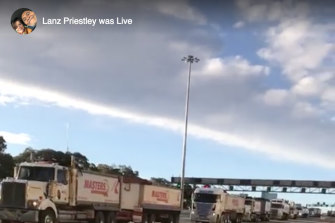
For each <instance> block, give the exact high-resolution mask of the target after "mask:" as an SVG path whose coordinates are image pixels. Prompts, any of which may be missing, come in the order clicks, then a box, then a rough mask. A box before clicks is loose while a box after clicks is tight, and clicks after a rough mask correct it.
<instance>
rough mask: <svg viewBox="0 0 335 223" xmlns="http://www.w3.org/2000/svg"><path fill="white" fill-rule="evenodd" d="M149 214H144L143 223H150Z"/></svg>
mask: <svg viewBox="0 0 335 223" xmlns="http://www.w3.org/2000/svg"><path fill="white" fill-rule="evenodd" d="M148 215H149V214H148V213H143V215H142V223H147V222H148V217H149V216H148Z"/></svg>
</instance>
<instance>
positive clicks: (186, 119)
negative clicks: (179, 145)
mask: <svg viewBox="0 0 335 223" xmlns="http://www.w3.org/2000/svg"><path fill="white" fill-rule="evenodd" d="M182 61H184V62H186V63H188V64H189V67H188V81H187V91H186V103H185V131H184V139H183V152H182V154H183V155H182V170H181V178H180V188H181V199H180V207H181V209H182V210H183V208H184V178H185V159H186V141H187V124H188V105H189V100H190V82H191V68H192V63H194V62H195V63H198V62H199V59H198V58H196V57H194V56H192V55H189V56H187V57H183V59H182Z"/></svg>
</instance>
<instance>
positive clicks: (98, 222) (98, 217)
mask: <svg viewBox="0 0 335 223" xmlns="http://www.w3.org/2000/svg"><path fill="white" fill-rule="evenodd" d="M94 223H105V215H104V213H103V212H102V211H98V212H96V213H95V219H94Z"/></svg>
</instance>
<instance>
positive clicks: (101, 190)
mask: <svg viewBox="0 0 335 223" xmlns="http://www.w3.org/2000/svg"><path fill="white" fill-rule="evenodd" d="M84 188H86V189H91V193H92V194H101V195H103V196H105V197H108V181H107V180H104V182H99V181H94V180H85V183H84Z"/></svg>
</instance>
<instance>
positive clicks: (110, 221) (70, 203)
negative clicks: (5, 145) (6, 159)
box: [0, 161, 181, 223]
mask: <svg viewBox="0 0 335 223" xmlns="http://www.w3.org/2000/svg"><path fill="white" fill-rule="evenodd" d="M16 169H17V171H15V173H14V178H7V179H5V180H3V181H2V182H1V184H0V220H2V223H8V222H13V221H15V222H36V223H37V222H38V223H56V222H88V221H91V222H92V221H94V222H96V223H115V222H116V221H117V220H124V221H133V222H148V223H151V222H153V221H161V222H172V221H173V222H174V223H177V222H178V221H179V214H180V210H181V208H180V190H179V189H175V188H169V187H163V186H155V185H150V182H149V181H146V180H143V179H140V178H136V177H123V176H117V175H104V174H100V173H96V172H88V171H83V170H81V169H80V168H77V167H76V166H75V164H74V162H73V161H72V165H71V167H65V166H60V165H58V164H56V163H50V162H33V163H26V162H25V163H21V164H20V165H19V166H18V168H16Z"/></svg>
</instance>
